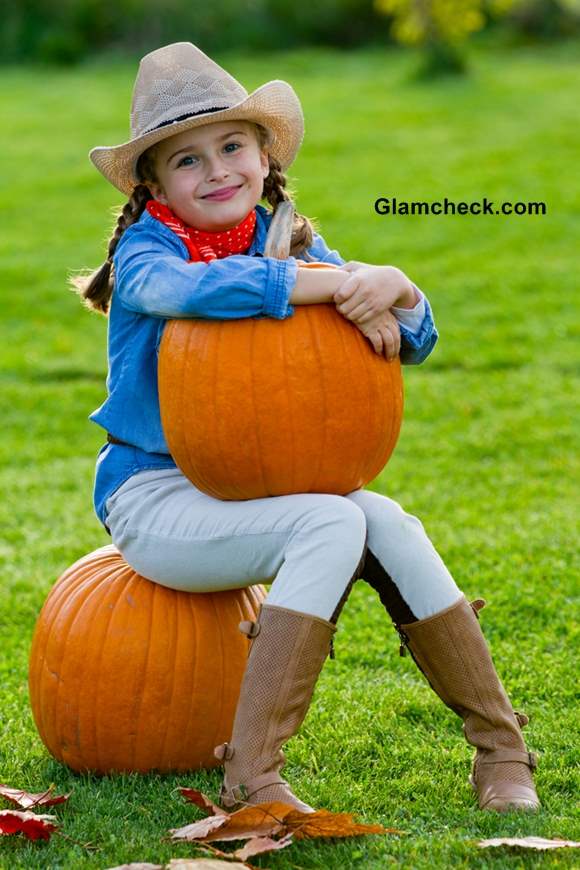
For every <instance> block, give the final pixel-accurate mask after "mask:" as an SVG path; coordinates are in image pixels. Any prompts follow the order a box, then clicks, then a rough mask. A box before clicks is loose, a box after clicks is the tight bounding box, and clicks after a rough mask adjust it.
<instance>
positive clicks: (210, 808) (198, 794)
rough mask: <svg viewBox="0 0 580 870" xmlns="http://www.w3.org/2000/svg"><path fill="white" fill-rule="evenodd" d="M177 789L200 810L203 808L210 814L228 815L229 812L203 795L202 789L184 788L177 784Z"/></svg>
mask: <svg viewBox="0 0 580 870" xmlns="http://www.w3.org/2000/svg"><path fill="white" fill-rule="evenodd" d="M179 791H180V792H181V794H182V795H183V797H184V798H185V799H186V800H187V801H191V803H193V804H195V805H196V806H198V807H199V808H200V810H204V812H206V813H208V814H209V815H211V814H212V813H213V815H214V816H221V815H229V813H228V812H227V811H226V810H224V809H222V808H221V807H218V805H217V804H214V803H213V802H212V801H210V799H209V798H208V797H207V795H205V794H204V793H203V792H202V791H198V790H197V789H196V788H186V787H185V786H179Z"/></svg>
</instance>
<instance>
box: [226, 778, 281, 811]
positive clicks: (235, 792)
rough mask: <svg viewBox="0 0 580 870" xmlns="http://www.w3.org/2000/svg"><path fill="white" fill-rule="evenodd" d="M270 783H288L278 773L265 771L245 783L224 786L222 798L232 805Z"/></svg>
mask: <svg viewBox="0 0 580 870" xmlns="http://www.w3.org/2000/svg"><path fill="white" fill-rule="evenodd" d="M268 785H286V786H287V785H288V783H287V782H286V780H285V779H282V777H281V776H280V775H279V774H278V773H263V774H262V775H261V776H255V777H254V778H253V779H249V780H248V781H247V782H245V783H239V784H238V785H234V786H232V787H231V788H226V787H225V786H222V790H221V792H220V799H221V800H222V801H223V802H225V803H226V805H228V806H232V805H233V804H235V803H239V802H240V801H247V800H248V798H250V797H251V796H252V795H253V794H254V793H255V792H257V791H260V789H262V788H266V786H268Z"/></svg>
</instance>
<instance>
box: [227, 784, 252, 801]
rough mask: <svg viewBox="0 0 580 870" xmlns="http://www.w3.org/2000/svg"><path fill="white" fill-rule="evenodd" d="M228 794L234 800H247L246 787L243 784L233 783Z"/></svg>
mask: <svg viewBox="0 0 580 870" xmlns="http://www.w3.org/2000/svg"><path fill="white" fill-rule="evenodd" d="M228 796H230V797H232V798H233V799H234V800H235V801H247V800H248V789H247V788H246V786H245V785H243V784H240V785H233V786H232V787H231V788H230V789H229V791H228Z"/></svg>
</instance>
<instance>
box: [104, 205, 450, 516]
mask: <svg viewBox="0 0 580 870" xmlns="http://www.w3.org/2000/svg"><path fill="white" fill-rule="evenodd" d="M256 213H257V221H256V229H255V233H254V239H253V242H252V244H251V246H250V248H249V249H248V250H247V251H246V253H244V254H234V255H230V256H228V257H224V258H223V259H219V260H213V261H211V262H210V263H204V262H196V263H190V262H188V260H189V254H188V251H187V248H186V246H185V244H184V243H183V242H182V241H181V239H180V238H179V237H178V236H177V235H176V234H175V233H174V232H173V231H172V230H170V229H169V228H168V227H166V226H165V225H164V224H162V223H160V222H159V221H158V220H156V219H155V218H153V217H152V216H151V215H150V214H149V213H148V212H147V211H145V212H144V213H143V214H142V216H141V217H140V219H139V220H138V221H137V222H136V223H135V224H133V225H132V226H130V227H129V228H128V229H127V230H126V231H125V233H124V234H123V236H122V237H121V239H120V241H119V244H118V245H117V250H116V251H115V256H114V258H113V264H114V274H115V284H114V290H113V294H112V297H111V305H110V311H109V323H108V364H109V370H108V376H107V392H108V397H107V399H106V400H105V402H104V403H103V404H102V405H101V406H100V408H97V409H96V410H95V411H94V412H93V413H92V414H91V415H90V417H89V419H90V420H92V421H93V422H95V423H97V424H98V425H99V426H102V428H103V429H105V431H107V432H109V433H111V435H113V436H114V437H115V438H117V439H118V440H120V441H125V442H127V446H125V445H121V444H111V443H107V444H105V445H104V446H103V447H102V448H101V449H100V451H99V454H98V457H97V466H96V473H95V486H94V507H95V512H96V514H97V516H98V518H99V520H100V521H101V522H102V523H103V525H104V527H105V529H106V531H107V532H109V529H108V527H107V524H106V503H107V499H108V498H110V496H111V495H112V494H113V493H114V492H115V491H116V490H117V489H118V488H119V487H120V486H121V484H123V483H124V482H125V481H126V480H128V479H129V478H130V477H131V476H132V475H133V474H136V473H137V472H139V471H145V470H153V469H163V468H175V467H176V465H175V462H174V461H173V459H172V457H171V456H170V454H169V448H168V446H167V442H166V441H165V436H164V434H163V429H162V425H161V414H160V410H159V395H158V390H157V358H158V353H159V344H160V341H161V337H162V335H163V329H164V327H165V323H166V322H167V320H168V319H174V318H189V317H191V318H209V319H218V320H233V319H236V318H241V317H258V318H262V317H275V318H277V319H279V320H284V319H285V318H286V317H291V316H292V314H293V313H294V306H293V305H291V304H290V303H289V302H288V298H289V296H290V295H291V292H292V290H293V288H294V285H295V283H296V278H297V273H298V262H297V259H296V258H295V257H289V258H288V259H287V260H277V259H275V258H273V257H264V256H263V250H264V245H265V241H266V233H267V230H268V226H269V224H270V221H271V219H272V214H271V212H269V211H267V210H266V209H265V208H264V207H263V206H261V205H257V206H256ZM308 254H310V256H311V257H313V258H314V259H316V260H319V261H321V262H327V263H335V264H336V265H338V266H340V265H342V264H343V263H344V262H345V261H344V260H343V259H342V258H341V257H340V255H339V254H338V252H337V251H331V250H329V248H328V247H327V245H326V242H325V241H324V239H323V238H322V236H320V235H318V234H317V233H315V234H314V239H313V244H312V245H311V247H310V248H309V249H308ZM299 259H301V260H302V259H304V260H305V259H307V257H305V256H303V255H301V256H300V257H299ZM424 302H425V316H424V318H423V321H422V323H421V326H420V329H419V330H418V332H412V331H411V330H410V329H407V328H406V327H405V326H404V325H403V324H402V323H400V324H399V326H400V331H401V351H400V359H401V362H402V363H406V364H411V365H413V364H418V363H420V362H422V361H423V360H424V359H425V357H427V356H428V354H429V353H430V352H431V350H432V348H433V346H434V344H435V342H436V341H437V338H438V335H437V330H436V328H435V326H434V323H433V317H432V313H431V308H430V306H429V303H428V301H427V299H426V298H424ZM129 445H131V446H129Z"/></svg>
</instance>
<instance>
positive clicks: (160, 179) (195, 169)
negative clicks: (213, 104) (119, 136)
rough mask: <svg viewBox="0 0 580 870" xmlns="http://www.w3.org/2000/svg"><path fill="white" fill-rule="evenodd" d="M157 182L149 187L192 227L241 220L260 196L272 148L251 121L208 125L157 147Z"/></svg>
mask: <svg viewBox="0 0 580 870" xmlns="http://www.w3.org/2000/svg"><path fill="white" fill-rule="evenodd" d="M155 171H156V175H157V182H156V183H154V182H150V183H149V189H150V190H151V193H152V194H153V196H154V197H155V199H157V200H158V201H159V202H161V203H163V204H164V205H167V206H169V208H170V209H171V210H172V211H173V212H174V213H175V214H176V215H177V216H178V217H179V218H181V220H182V221H183V222H184V223H185V224H187V225H188V226H191V227H196V229H199V230H207V231H209V232H217V231H219V230H229V229H231V228H232V227H234V226H236V224H239V223H240V221H242V220H243V219H244V218H245V217H246V216H247V215H248V214H249V212H250V211H251V210H252V209H253V208H255V206H256V204H257V203H258V202H259V201H260V198H261V196H262V190H263V187H264V179H265V178H266V177H267V175H268V173H269V171H270V170H269V165H268V154H267V151H266V150H264V151H260V146H259V144H258V139H257V131H256V129H255V127H254V126H253V124H251V123H249V122H248V121H221V122H217V123H214V124H204V125H203V126H202V127H196V128H195V129H193V130H186V131H185V132H184V133H177V134H176V135H175V136H171V137H169V138H168V139H164V140H163V141H162V142H160V143H159V145H157V146H156V148H155Z"/></svg>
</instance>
